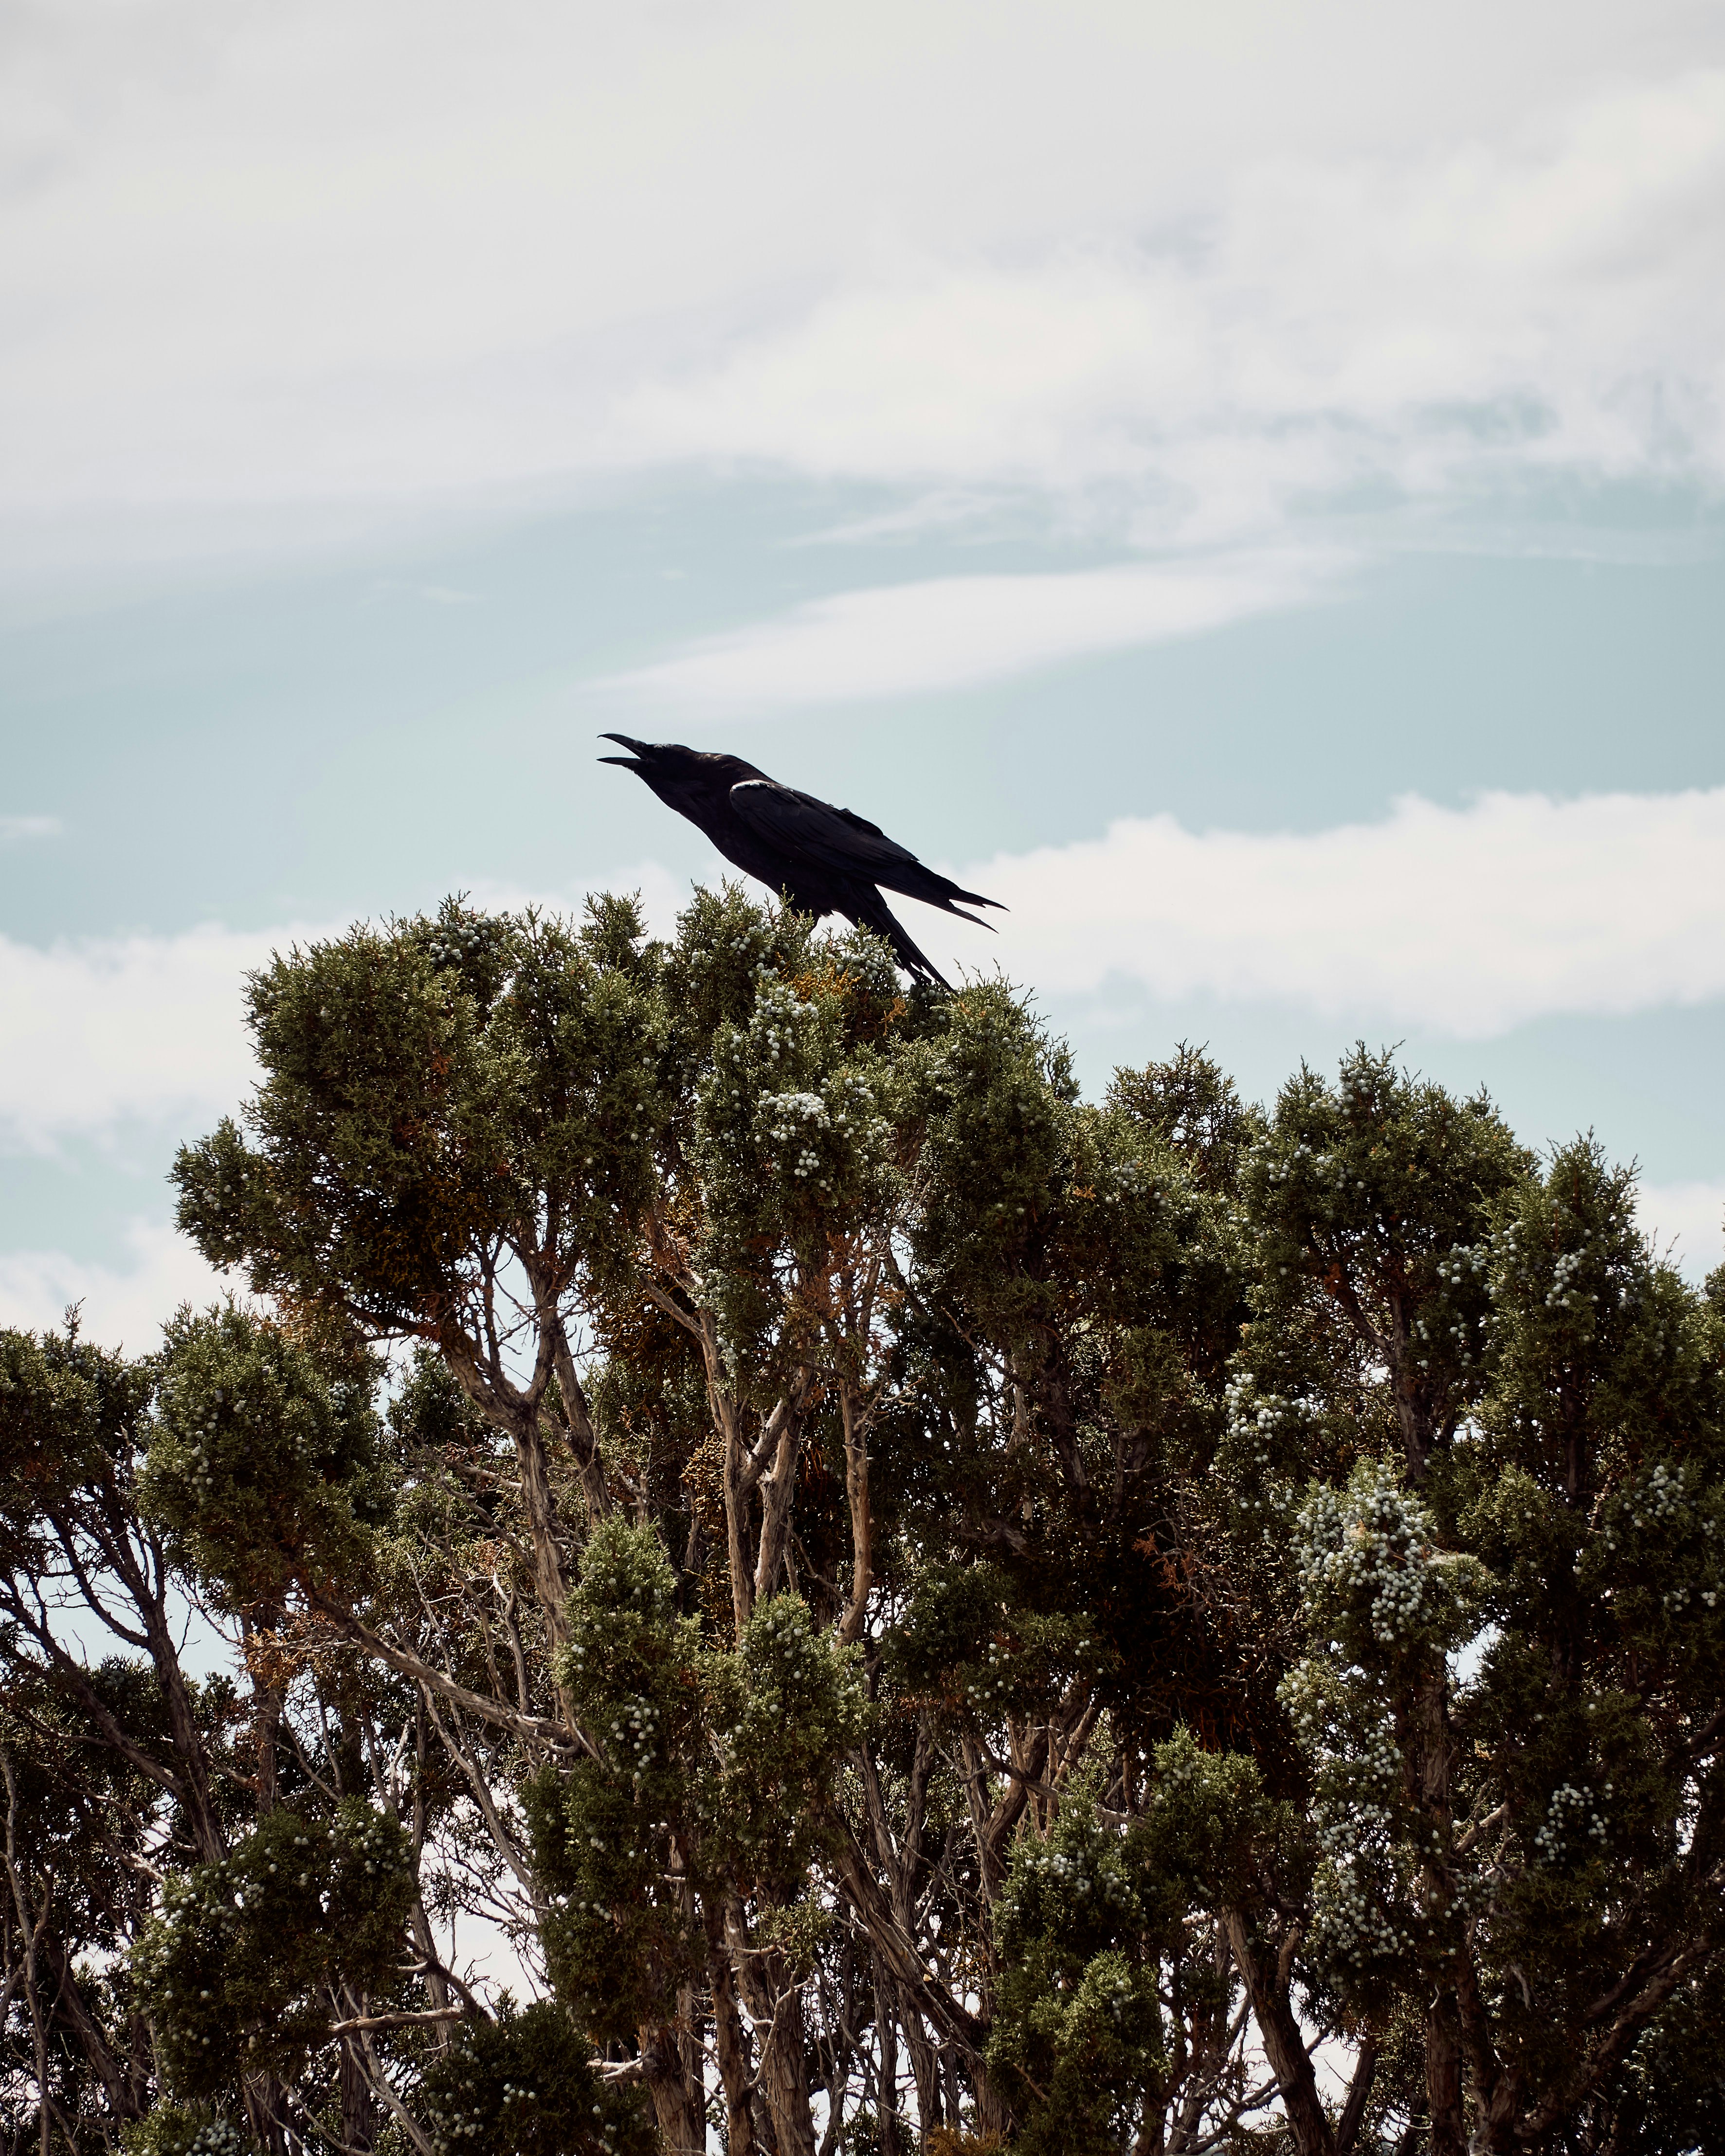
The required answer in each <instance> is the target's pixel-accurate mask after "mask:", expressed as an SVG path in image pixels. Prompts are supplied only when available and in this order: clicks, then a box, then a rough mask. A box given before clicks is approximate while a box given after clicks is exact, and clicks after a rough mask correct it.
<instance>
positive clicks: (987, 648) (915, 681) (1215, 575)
mask: <svg viewBox="0 0 1725 2156" xmlns="http://www.w3.org/2000/svg"><path fill="white" fill-rule="evenodd" d="M1347 565H1348V564H1347V557H1346V556H1344V555H1342V554H1340V553H1338V552H1320V551H1318V550H1316V549H1308V550H1305V551H1300V552H1296V551H1294V550H1291V549H1290V550H1288V551H1286V552H1280V553H1269V554H1244V555H1238V556H1233V557H1227V556H1223V557H1218V558H1215V559H1213V560H1209V561H1202V562H1196V563H1160V562H1146V563H1134V564H1129V565H1126V566H1124V567H1115V568H1106V569H1084V570H1076V571H1068V572H1064V573H1063V574H1059V575H1052V576H995V577H929V578H927V579H925V580H924V581H922V582H920V583H906V584H887V585H880V586H877V587H875V588H872V589H868V590H862V591H852V592H841V593H837V594H835V595H834V596H833V597H832V598H824V599H816V600H814V601H812V602H811V603H810V604H808V605H806V606H801V607H798V608H796V609H795V610H794V611H793V612H791V613H787V614H784V615H781V616H780V617H779V618H778V619H775V620H770V621H765V622H760V623H756V624H751V625H750V626H749V628H747V629H739V630H736V631H734V632H733V633H732V634H729V635H726V636H719V637H713V638H711V639H708V641H706V642H705V643H703V644H697V645H696V646H695V647H694V648H693V649H691V650H688V651H686V652H684V653H682V654H681V655H679V656H677V657H676V658H672V659H667V660H661V661H660V662H659V663H658V664H657V665H652V666H646V667H642V668H641V669H640V670H638V671H636V672H635V673H632V674H627V675H620V676H615V677H613V678H612V679H611V680H609V681H605V682H601V683H599V684H597V685H596V686H597V687H599V688H600V689H601V690H622V691H624V692H626V693H629V694H631V695H636V696H651V697H654V698H667V699H669V700H671V701H675V702H677V703H684V704H693V705H707V706H714V707H718V708H721V709H724V710H731V709H734V708H744V709H747V708H750V707H752V708H754V709H757V710H759V709H763V708H765V709H772V708H774V707H776V706H782V705H786V704H805V703H835V702H840V701H856V700H862V699H867V698H871V697H881V696H906V695H913V694H914V693H916V692H917V691H919V690H931V689H951V688H957V687H960V686H962V685H965V684H967V683H969V682H973V681H987V680H997V679H999V678H1001V677H1002V676H1003V675H1012V674H1019V673H1022V672H1024V671H1026V670H1028V669H1030V668H1032V667H1037V666H1046V665H1051V664H1053V662H1055V661H1056V660H1063V659H1076V658H1082V657H1085V656H1088V655H1089V654H1094V653H1097V652H1104V651H1115V650H1120V649H1125V648H1126V647H1128V646H1130V645H1133V644H1156V643H1161V642H1162V641H1164V640H1165V639H1168V638H1171V637H1179V636H1192V635H1196V634H1198V633H1199V632H1201V631H1202V630H1204V629H1218V628H1220V627H1222V626H1223V624H1225V623H1227V622H1230V621H1238V620H1240V619H1244V618H1245V617H1247V616H1249V615H1252V614H1259V613H1269V612H1271V611H1272V610H1274V609H1276V608H1282V607H1287V606H1291V605H1295V604H1296V603H1299V602H1300V601H1302V600H1305V599H1309V598H1312V597H1313V596H1314V595H1316V593H1321V592H1324V591H1326V590H1328V589H1330V588H1332V587H1333V586H1334V585H1335V583H1336V581H1337V579H1338V577H1340V575H1341V572H1343V571H1344V569H1345V568H1346V567H1347Z"/></svg>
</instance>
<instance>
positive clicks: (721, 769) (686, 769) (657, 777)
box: [599, 734, 762, 815]
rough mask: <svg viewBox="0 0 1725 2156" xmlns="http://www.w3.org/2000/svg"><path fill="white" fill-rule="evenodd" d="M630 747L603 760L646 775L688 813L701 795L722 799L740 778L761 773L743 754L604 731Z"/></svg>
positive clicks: (664, 798) (665, 797)
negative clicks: (744, 758) (714, 750)
mask: <svg viewBox="0 0 1725 2156" xmlns="http://www.w3.org/2000/svg"><path fill="white" fill-rule="evenodd" d="M600 740H601V741H614V742H618V743H620V746H621V747H624V748H626V749H627V750H629V751H630V754H629V755H627V756H602V757H600V759H599V760H600V762H601V763H620V764H621V765H622V767H623V768H624V770H625V771H632V772H633V773H635V775H636V778H644V779H645V780H646V783H647V784H648V785H649V786H651V788H652V789H653V791H654V793H657V795H658V797H659V798H660V799H661V800H662V801H664V802H667V803H669V804H670V806H671V807H672V808H680V809H682V812H683V814H685V815H687V814H688V813H689V808H690V805H691V804H692V803H693V802H695V801H697V800H700V799H703V798H709V797H710V798H713V799H715V800H718V799H722V798H723V796H724V795H725V794H726V793H728V792H729V789H730V788H732V787H733V786H734V785H735V784H736V783H737V781H738V780H739V778H760V776H761V775H762V774H761V773H760V772H758V771H757V770H756V769H755V768H754V765H753V764H752V763H744V762H743V760H742V758H741V757H735V756H722V755H717V754H715V753H713V752H712V751H711V750H708V749H701V748H685V747H683V745H682V742H644V741H636V739H635V738H634V737H632V736H631V735H629V734H601V735H600Z"/></svg>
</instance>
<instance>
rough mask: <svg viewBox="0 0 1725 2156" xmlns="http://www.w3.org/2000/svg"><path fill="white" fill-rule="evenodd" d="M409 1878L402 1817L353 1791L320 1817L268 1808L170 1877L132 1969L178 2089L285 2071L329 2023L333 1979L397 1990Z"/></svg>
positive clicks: (199, 2091) (364, 1989) (363, 1989)
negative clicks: (223, 1849)
mask: <svg viewBox="0 0 1725 2156" xmlns="http://www.w3.org/2000/svg"><path fill="white" fill-rule="evenodd" d="M413 1879H414V1866H413V1859H412V1853H411V1851H410V1849H409V1844H408V1841H407V1838H406V1836H405V1835H404V1834H403V1832H402V1830H401V1828H400V1827H399V1825H398V1824H397V1823H396V1822H395V1821H394V1820H392V1819H390V1818H389V1817H388V1815H385V1814H384V1813H381V1812H378V1811H374V1810H373V1809H372V1807H371V1806H370V1805H369V1804H366V1803H365V1802H363V1800H362V1799H358V1798H352V1797H350V1798H348V1799H345V1800H344V1801H343V1802H342V1804H340V1805H339V1806H338V1807H337V1809H336V1811H335V1813H334V1814H333V1815H332V1816H331V1817H330V1818H328V1819H327V1820H315V1819H308V1818H302V1817H301V1815H299V1814H298V1813H296V1812H291V1811H286V1810H282V1811H275V1812H271V1813H270V1814H269V1815H268V1816H267V1817H266V1818H265V1819H263V1820H260V1822H259V1824H258V1825H257V1827H256V1828H255V1830H254V1831H253V1832H252V1833H251V1834H250V1835H248V1836H247V1837H246V1838H245V1840H243V1841H242V1842H240V1843H239V1845H237V1846H236V1847H235V1848H234V1850H233V1851H231V1853H230V1854H229V1855H228V1856H225V1857H224V1858H223V1859H222V1860H221V1861H219V1863H215V1864H203V1865H198V1866H193V1869H192V1870H191V1871H188V1872H185V1873H183V1874H181V1875H180V1876H178V1877H176V1878H173V1879H171V1880H170V1881H168V1884H167V1887H166V1888H165V1889H164V1891H163V1894H162V1913H161V1915H160V1916H159V1917H157V1919H156V1920H155V1922H153V1923H152V1925H151V1926H150V1928H148V1930H147V1931H146V1933H144V1935H143V1937H142V1939H141V1940H140V1941H139V1943H138V1944H137V1946H136V1948H134V1949H133V1953H132V1969H133V1974H134V1976H135V1977H136V1982H137V1985H138V1990H139V1995H140V1997H141V1999H142V2002H143V2004H144V2006H145V2009H146V2010H147V2012H148V2013H149V2015H151V2017H152V2022H153V2024H154V2026H155V2030H156V2039H157V2046H158V2048H159V2051H160V2053H161V2056H162V2063H163V2066H164V2069H165V2071H166V2073H167V2078H168V2081H169V2082H170V2083H171V2085H172V2087H173V2089H174V2091H175V2093H176V2094H177V2095H179V2096H183V2097H192V2098H196V2097H205V2096H214V2095H217V2094H219V2093H220V2092H222V2091H224V2089H226V2088H228V2087H230V2086H231V2084H232V2082H233V2079H234V2076H235V2075H236V2074H238V2073H239V2072H241V2071H245V2072H257V2071H264V2070H269V2071H276V2072H282V2073H287V2072H291V2071H293V2070H294V2068H295V2067H296V2066H297V2064H298V2063H299V2062H300V2061H301V2059H302V2058H303V2057H304V2056H305V2054H306V2051H308V2050H309V2049H310V2048H311V2047H312V2046H314V2045H316V2044H317V2043H318V2042H319V2041H320V2040H322V2038H323V2036H324V2035H325V2034H326V2032H327V2030H328V2027H329V2025H330V2019H331V2015H330V2005H329V2000H328V1999H327V1996H326V1995H325V1991H326V1988H327V1987H329V1986H332V1985H333V1986H344V1985H345V1986H348V1987H349V1988H350V1989H351V1990H352V1991H353V1994H355V1995H363V1994H366V1993H368V1992H381V1991H386V1990H388V1989H390V1988H391V1987H392V1985H393V1982H394V1965H395V1963H396V1962H397V1961H398V1960H399V1957H400V1949H401V1942H402V1938H403V1936H404V1925H405V1922H406V1917H407V1911H408V1906H409V1900H410V1898H411V1896H412V1892H413Z"/></svg>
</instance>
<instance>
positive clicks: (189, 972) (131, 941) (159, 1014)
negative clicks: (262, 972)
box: [0, 927, 296, 1148]
mask: <svg viewBox="0 0 1725 2156" xmlns="http://www.w3.org/2000/svg"><path fill="white" fill-rule="evenodd" d="M295 934H296V931H294V930H292V929H282V930H277V931H274V932H265V933H262V934H257V935H239V934H235V933H233V932H230V931H228V930H225V929H221V928H214V927H206V928H197V929H193V930H192V931H191V932H189V933H188V934H186V935H183V936H172V937H154V936H131V937H113V938H109V939H106V940H90V941H87V942H63V943H57V944H55V945H54V946H53V947H51V948H49V949H48V950H45V951H43V950H38V949H36V948H35V947H33V946H32V945H30V944H27V943H16V942H12V941H11V940H10V939H9V938H8V937H0V1140H3V1141H4V1142H6V1143H8V1144H11V1145H14V1146H23V1147H32V1148H40V1147H47V1146H50V1145H52V1144H53V1142H54V1140H55V1139H56V1138H58V1137H64V1136H68V1135H71V1134H74V1133H85V1132H100V1131H102V1130H105V1129H107V1128H109V1127H111V1126H112V1125H114V1124H115V1123H116V1122H121V1121H122V1120H124V1119H126V1118H128V1117H132V1116H138V1117H148V1116H158V1117H159V1116H169V1115H173V1114H176V1113H178V1112H180V1111H184V1110H188V1109H193V1108H195V1109H198V1110H200V1111H205V1112H222V1111H227V1110H229V1109H231V1108H233V1107H234V1106H235V1105H236V1104H237V1103H238V1102H239V1100H240V1099H241V1098H242V1097H243V1096H244V1095H245V1092H246V1091H247V1089H248V1088H249V1086H250V1084H251V1083H252V1081H253V1079H254V1077H255V1065H254V1063H253V1061H252V1057H251V1050H250V1043H249V1041H248V1039H247V1037H246V1034H245V1024H244V1004H243V991H244V986H245V974H246V973H247V972H248V971H250V969H251V968H253V967H255V966H260V965H262V964H264V963H265V962H266V961H267V959H268V958H269V956H270V952H271V951H272V949H275V948H276V947H281V946H285V945H286V944H287V943H289V942H292V940H293V938H294V936H295Z"/></svg>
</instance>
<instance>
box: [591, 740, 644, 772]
mask: <svg viewBox="0 0 1725 2156" xmlns="http://www.w3.org/2000/svg"><path fill="white" fill-rule="evenodd" d="M599 738H600V740H601V741H614V742H621V743H622V744H623V746H624V747H625V748H632V749H633V750H634V751H635V754H634V755H633V756H602V757H600V759H599V760H600V762H601V763H620V764H621V765H622V767H623V768H624V770H625V771H639V770H640V769H641V766H642V765H643V764H644V763H645V762H646V757H647V752H648V750H649V749H651V747H652V743H651V742H638V741H631V739H630V737H629V736H628V735H627V734H601V735H600V737H599Z"/></svg>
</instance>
